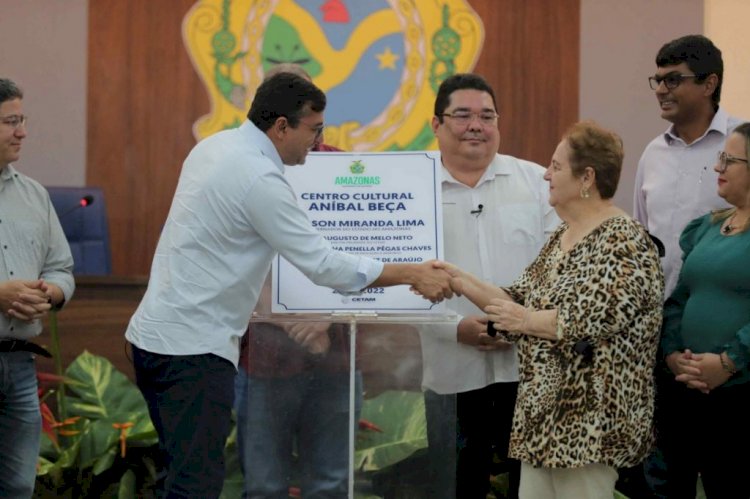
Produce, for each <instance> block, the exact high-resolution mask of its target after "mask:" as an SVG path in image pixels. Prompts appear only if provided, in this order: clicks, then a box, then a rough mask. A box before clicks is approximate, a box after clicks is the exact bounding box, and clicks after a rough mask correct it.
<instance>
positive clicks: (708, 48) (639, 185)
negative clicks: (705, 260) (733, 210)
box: [633, 35, 742, 299]
mask: <svg viewBox="0 0 750 499" xmlns="http://www.w3.org/2000/svg"><path fill="white" fill-rule="evenodd" d="M656 66H657V68H656V74H655V75H654V76H652V77H650V78H649V83H650V84H651V88H652V89H653V90H654V91H655V93H656V99H657V101H658V102H659V109H660V110H661V117H662V118H664V119H665V120H667V121H669V122H670V123H671V125H670V127H669V128H668V129H667V130H666V131H665V132H664V133H663V134H661V135H659V136H658V137H656V138H655V139H654V140H652V141H651V143H649V144H648V146H646V149H645V150H644V151H643V155H642V156H641V159H640V161H639V162H638V171H637V173H636V177H635V192H634V202H633V216H634V218H635V219H636V220H638V221H639V222H641V223H642V224H643V225H644V226H645V227H646V228H647V229H648V231H649V233H651V234H652V235H654V236H656V237H658V238H659V239H660V240H661V241H662V242H663V243H664V247H665V256H664V258H663V259H662V265H663V268H664V278H665V280H666V287H665V290H664V298H665V299H666V298H668V297H669V295H670V294H671V293H672V290H674V287H675V285H676V284H677V277H678V276H679V274H680V268H681V267H682V251H681V250H680V246H679V238H680V234H681V233H682V230H683V229H684V228H685V226H686V225H687V223H688V222H689V221H691V220H693V219H695V218H697V217H699V216H702V215H705V214H706V213H708V212H709V211H711V210H715V209H718V208H723V207H726V206H727V204H726V202H725V201H724V200H722V199H721V198H720V197H719V196H718V194H716V188H717V184H716V182H717V175H718V174H717V173H716V171H714V169H713V166H714V165H715V164H716V161H717V154H718V153H719V152H720V151H721V150H722V149H723V148H724V142H725V141H726V138H727V136H728V135H729V134H730V133H731V132H732V130H734V128H735V127H736V126H737V125H739V124H740V123H742V120H739V119H737V118H734V117H732V116H729V115H728V114H727V112H726V111H724V110H723V109H721V108H720V107H719V99H720V97H721V84H722V81H723V77H724V63H723V62H722V58H721V51H720V50H719V49H718V48H717V47H716V46H715V45H714V44H713V43H712V42H711V40H709V39H708V38H706V37H705V36H702V35H688V36H684V37H682V38H678V39H676V40H673V41H671V42H669V43H667V44H665V45H664V46H663V47H662V48H661V50H659V53H658V54H657V56H656Z"/></svg>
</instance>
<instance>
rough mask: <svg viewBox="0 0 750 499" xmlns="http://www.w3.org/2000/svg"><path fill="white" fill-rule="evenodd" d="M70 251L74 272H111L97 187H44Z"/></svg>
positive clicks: (106, 229) (103, 210)
mask: <svg viewBox="0 0 750 499" xmlns="http://www.w3.org/2000/svg"><path fill="white" fill-rule="evenodd" d="M47 190H48V191H49V196H50V199H51V200H52V205H53V206H54V207H55V211H56V212H57V216H58V218H59V219H60V224H61V225H62V228H63V231H64V232H65V236H66V237H67V238H68V243H69V244H70V251H71V252H72V253H73V262H74V263H75V267H74V269H73V273H74V274H76V275H108V274H110V273H111V272H112V260H111V256H110V252H109V224H108V223H107V209H106V205H105V203H104V193H103V192H102V190H101V189H100V188H99V187H47Z"/></svg>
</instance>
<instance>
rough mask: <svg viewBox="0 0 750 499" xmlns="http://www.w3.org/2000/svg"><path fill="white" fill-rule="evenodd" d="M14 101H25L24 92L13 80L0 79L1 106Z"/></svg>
mask: <svg viewBox="0 0 750 499" xmlns="http://www.w3.org/2000/svg"><path fill="white" fill-rule="evenodd" d="M13 99H23V92H22V91H21V89H20V88H18V85H16V84H15V83H14V82H13V81H12V80H9V79H7V78H0V104H2V103H3V102H5V101H9V100H13Z"/></svg>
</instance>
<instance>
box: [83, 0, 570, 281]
mask: <svg viewBox="0 0 750 499" xmlns="http://www.w3.org/2000/svg"><path fill="white" fill-rule="evenodd" d="M419 1H421V0H419ZM193 3H194V1H193V0H170V1H169V2H154V1H149V0H106V1H95V2H89V54H88V61H89V68H88V72H89V76H88V82H89V88H88V136H87V137H88V144H87V183H88V184H89V185H98V186H101V187H102V188H103V189H104V192H105V195H106V197H107V203H108V210H109V216H110V231H111V236H112V268H113V273H114V274H116V275H124V276H127V275H144V274H147V273H148V271H149V268H150V264H151V259H152V257H153V253H154V249H155V248H156V242H157V240H158V237H159V233H160V231H161V227H162V225H163V223H164V220H165V219H166V215H167V212H168V210H169V205H170V202H171V198H172V195H173V193H174V189H175V187H176V185H177V178H178V175H179V170H180V167H181V164H182V161H183V160H184V158H185V156H186V155H187V153H188V152H189V150H190V148H191V147H192V146H193V145H194V143H195V142H194V139H193V136H192V132H191V127H192V124H193V122H194V121H195V120H196V119H197V118H198V117H200V116H202V115H204V114H206V113H207V112H208V99H207V96H206V93H205V90H204V88H203V86H202V84H201V82H200V80H199V78H198V76H197V74H196V73H195V71H194V70H193V68H192V66H191V64H190V61H189V59H188V56H187V52H186V51H185V48H184V46H183V43H182V36H181V23H182V19H183V17H184V15H185V13H186V12H187V11H188V10H189V8H190V7H191V6H192V5H193ZM469 3H470V4H471V6H472V7H473V8H474V9H475V10H476V12H477V13H478V14H479V15H480V16H481V17H482V19H483V21H484V26H485V34H486V36H485V43H484V50H483V52H482V54H481V56H480V58H479V61H478V63H477V67H476V70H475V71H476V72H478V73H480V74H482V75H484V76H485V77H486V78H487V79H488V81H489V82H490V83H491V84H492V85H493V87H494V88H495V90H496V93H497V98H498V105H499V107H500V115H501V117H500V131H501V136H502V141H501V145H500V150H501V152H504V153H508V154H513V155H516V156H519V157H523V158H527V159H531V160H533V161H537V162H539V163H541V164H543V165H546V164H547V163H548V162H549V158H550V157H551V155H552V152H553V151H554V148H555V146H556V145H557V142H558V140H559V138H560V135H561V133H562V132H563V131H564V130H565V128H566V127H567V126H568V125H569V124H571V123H572V122H574V121H576V119H577V117H578V74H579V52H580V50H579V31H580V5H579V4H580V0H555V1H552V0H469Z"/></svg>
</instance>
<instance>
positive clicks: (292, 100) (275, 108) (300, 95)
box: [247, 73, 326, 132]
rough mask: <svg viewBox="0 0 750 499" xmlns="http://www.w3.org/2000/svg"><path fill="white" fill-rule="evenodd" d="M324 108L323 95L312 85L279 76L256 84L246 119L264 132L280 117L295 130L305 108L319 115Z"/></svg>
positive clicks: (291, 76)
mask: <svg viewBox="0 0 750 499" xmlns="http://www.w3.org/2000/svg"><path fill="white" fill-rule="evenodd" d="M325 108H326V96H325V94H324V93H323V92H322V91H321V90H320V89H319V88H318V87H316V86H315V85H314V84H313V83H311V82H309V81H307V80H305V79H304V78H300V77H299V76H297V75H295V74H292V73H279V74H277V75H274V76H272V77H270V78H268V79H266V80H264V81H263V83H261V84H260V86H259V87H258V90H257V92H256V93H255V98H254V99H253V103H252V105H251V106H250V111H248V113H247V118H248V119H249V120H250V121H252V122H253V124H254V125H255V126H257V127H258V128H259V129H260V130H261V131H263V132H266V131H268V129H269V128H271V126H272V125H273V124H274V123H276V120H277V119H279V118H280V117H281V116H284V117H285V118H286V119H287V121H288V122H289V126H291V127H292V128H296V127H297V125H298V124H299V119H300V118H301V117H302V116H303V114H304V113H307V112H308V109H309V110H310V111H312V112H315V113H321V112H323V111H324V110H325Z"/></svg>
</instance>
